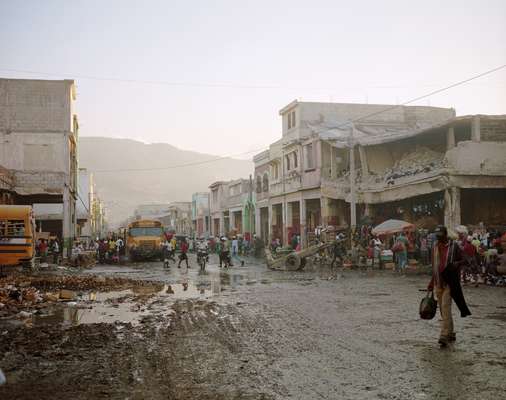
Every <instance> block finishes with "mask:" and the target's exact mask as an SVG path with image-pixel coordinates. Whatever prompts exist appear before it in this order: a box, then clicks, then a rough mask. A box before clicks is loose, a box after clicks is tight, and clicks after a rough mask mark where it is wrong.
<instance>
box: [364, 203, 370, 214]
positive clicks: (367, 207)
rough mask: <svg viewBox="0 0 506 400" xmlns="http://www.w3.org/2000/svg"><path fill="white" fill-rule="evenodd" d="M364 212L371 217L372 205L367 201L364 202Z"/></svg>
mask: <svg viewBox="0 0 506 400" xmlns="http://www.w3.org/2000/svg"><path fill="white" fill-rule="evenodd" d="M364 214H365V215H367V216H368V217H372V207H371V205H370V204H368V203H365V204H364Z"/></svg>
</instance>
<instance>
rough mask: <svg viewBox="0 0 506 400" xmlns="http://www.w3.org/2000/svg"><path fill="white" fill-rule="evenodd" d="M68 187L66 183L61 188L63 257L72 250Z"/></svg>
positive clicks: (68, 254)
mask: <svg viewBox="0 0 506 400" xmlns="http://www.w3.org/2000/svg"><path fill="white" fill-rule="evenodd" d="M71 197H72V196H71V194H70V189H69V187H68V185H65V187H64V188H63V220H62V225H63V226H62V234H63V252H62V255H63V256H64V257H70V255H71V252H72V215H71V209H70V199H71Z"/></svg>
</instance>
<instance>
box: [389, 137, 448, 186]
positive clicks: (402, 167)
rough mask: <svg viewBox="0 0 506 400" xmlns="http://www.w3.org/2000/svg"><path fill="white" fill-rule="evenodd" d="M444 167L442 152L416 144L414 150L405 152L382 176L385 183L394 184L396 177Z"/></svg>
mask: <svg viewBox="0 0 506 400" xmlns="http://www.w3.org/2000/svg"><path fill="white" fill-rule="evenodd" d="M441 168H444V153H439V152H437V151H434V150H431V149H429V148H427V147H424V146H417V147H416V148H415V149H414V151H412V152H410V153H407V154H405V155H404V156H403V157H402V158H401V159H400V160H398V161H397V162H396V163H395V164H394V166H393V167H392V168H389V169H387V170H386V172H385V175H384V177H383V180H384V182H385V183H386V184H387V185H395V181H396V179H399V178H403V177H406V176H413V175H417V174H422V173H429V172H431V171H435V170H438V169H441Z"/></svg>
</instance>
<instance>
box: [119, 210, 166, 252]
mask: <svg viewBox="0 0 506 400" xmlns="http://www.w3.org/2000/svg"><path fill="white" fill-rule="evenodd" d="M126 234H127V239H126V247H127V251H128V255H129V257H130V259H131V260H133V261H135V260H149V259H154V258H159V259H161V258H162V244H163V242H164V240H165V236H164V231H163V226H162V223H161V222H160V221H154V220H148V219H143V220H139V221H134V222H131V223H130V224H129V225H128V228H127V232H126Z"/></svg>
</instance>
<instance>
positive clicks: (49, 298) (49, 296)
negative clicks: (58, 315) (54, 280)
mask: <svg viewBox="0 0 506 400" xmlns="http://www.w3.org/2000/svg"><path fill="white" fill-rule="evenodd" d="M42 298H43V299H44V300H45V301H58V299H59V298H60V293H46V294H45V295H44V296H43V297H42Z"/></svg>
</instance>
